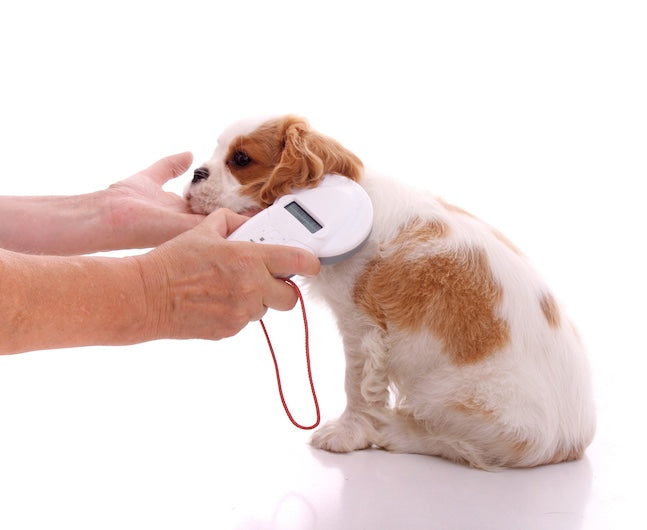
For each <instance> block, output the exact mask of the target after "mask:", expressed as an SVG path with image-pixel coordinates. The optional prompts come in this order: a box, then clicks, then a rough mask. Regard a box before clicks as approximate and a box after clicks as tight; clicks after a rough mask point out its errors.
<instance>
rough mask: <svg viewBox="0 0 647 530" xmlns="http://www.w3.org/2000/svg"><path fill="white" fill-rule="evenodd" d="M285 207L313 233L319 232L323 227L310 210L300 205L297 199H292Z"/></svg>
mask: <svg viewBox="0 0 647 530" xmlns="http://www.w3.org/2000/svg"><path fill="white" fill-rule="evenodd" d="M285 209H286V210H287V211H288V212H290V213H291V214H292V215H293V216H294V217H296V219H297V221H299V222H300V223H301V224H302V225H303V226H305V227H306V228H307V229H308V231H309V232H310V233H311V234H314V233H315V232H318V231H319V230H321V229H322V228H323V227H322V226H321V225H320V224H319V223H318V222H317V221H315V220H314V219H313V218H312V217H311V216H310V214H309V213H308V212H306V211H305V210H304V209H303V208H301V206H299V205H298V204H297V203H296V202H295V201H292V202H291V203H290V204H288V205H287V206H286V207H285Z"/></svg>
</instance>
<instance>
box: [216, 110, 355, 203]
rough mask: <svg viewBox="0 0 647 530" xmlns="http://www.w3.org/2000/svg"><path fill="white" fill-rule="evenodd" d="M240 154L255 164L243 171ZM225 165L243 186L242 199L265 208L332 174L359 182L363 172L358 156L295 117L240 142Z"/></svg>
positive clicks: (274, 122) (270, 124)
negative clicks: (244, 197) (247, 199)
mask: <svg viewBox="0 0 647 530" xmlns="http://www.w3.org/2000/svg"><path fill="white" fill-rule="evenodd" d="M237 151H240V152H243V153H245V154H246V155H247V156H248V157H249V158H251V162H249V163H248V164H246V165H244V166H238V165H237V164H236V157H235V156H234V155H235V154H236V152H237ZM225 163H226V164H227V167H228V168H229V171H231V173H232V175H234V176H235V177H236V179H237V180H238V181H239V182H240V183H241V184H243V189H242V193H243V194H244V195H248V196H250V197H253V198H254V199H256V200H257V202H258V203H259V204H260V205H264V206H269V205H270V204H272V203H273V202H274V201H275V200H276V199H277V198H278V197H280V196H282V195H285V194H286V193H288V192H289V190H291V189H300V188H309V187H314V186H316V185H317V184H318V183H319V181H320V180H321V177H323V175H325V174H327V173H336V174H338V175H344V176H346V177H348V178H350V179H352V180H359V178H360V176H361V172H362V168H363V165H362V162H361V160H360V159H359V158H357V156H355V155H354V154H353V153H351V152H350V151H349V150H347V149H346V148H344V147H342V146H341V145H340V144H339V143H338V142H337V141H335V140H333V139H332V138H329V137H327V136H324V135H322V134H319V133H318V132H316V131H314V130H313V129H311V128H310V125H309V124H308V122H307V121H306V120H304V119H302V118H298V117H296V116H284V117H282V118H278V119H274V120H270V121H267V122H265V123H264V124H263V125H261V126H260V127H258V128H257V129H256V130H254V131H252V132H251V133H250V134H247V135H242V136H239V137H237V138H235V139H234V141H232V143H231V146H230V148H229V152H228V154H227V158H226V160H225Z"/></svg>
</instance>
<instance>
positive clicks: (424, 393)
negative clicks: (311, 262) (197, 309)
mask: <svg viewBox="0 0 647 530" xmlns="http://www.w3.org/2000/svg"><path fill="white" fill-rule="evenodd" d="M250 126H252V127H253V124H250V123H247V124H245V125H244V126H243V127H241V126H240V125H239V126H236V127H235V128H234V129H233V130H232V129H230V130H229V131H228V133H227V134H225V135H223V137H222V138H221V144H220V145H219V146H218V148H217V149H216V152H215V153H214V158H213V159H212V160H211V161H210V162H208V164H207V165H206V166H207V167H209V169H210V171H211V172H212V173H211V174H212V176H211V177H210V179H209V181H210V183H209V184H206V183H205V184H204V186H202V183H199V185H198V186H196V189H195V190H194V189H192V190H191V193H190V195H191V198H192V204H194V205H196V204H197V206H195V207H196V208H197V210H198V211H206V210H209V209H210V208H211V209H213V207H214V205H215V206H226V207H229V208H232V209H234V210H241V209H246V208H250V207H251V206H257V205H250V204H249V199H248V198H241V197H239V196H237V195H236V190H237V184H236V182H235V178H234V177H232V176H231V174H228V171H227V169H226V167H225V166H224V163H223V160H222V159H221V158H219V157H222V156H223V155H222V153H223V152H224V151H226V144H225V145H222V143H224V142H227V139H228V138H231V137H232V135H235V134H240V131H241V130H242V129H245V128H248V127H250ZM232 131H233V132H232ZM216 181H217V182H216ZM360 184H361V185H362V186H363V187H364V188H365V189H366V191H367V192H368V194H369V196H370V197H371V200H372V202H373V207H374V212H375V218H374V226H373V232H372V235H371V237H370V240H369V242H368V244H367V245H366V246H365V247H364V248H363V249H362V251H361V252H359V253H358V254H356V255H355V256H353V257H352V258H351V259H349V260H347V261H345V262H343V263H339V264H336V265H332V266H326V267H323V268H322V271H321V273H320V275H319V276H318V277H316V278H312V279H309V280H307V281H308V283H309V285H310V287H311V292H313V293H317V294H319V295H320V296H322V297H323V298H324V299H325V300H326V301H327V303H328V304H329V305H330V307H331V308H332V310H333V312H334V314H335V315H336V318H337V321H338V325H339V329H340V332H341V334H342V337H343V342H344V349H345V354H346V365H347V366H346V385H345V386H346V393H347V408H346V410H345V412H344V413H343V415H342V416H341V417H340V418H339V419H338V420H336V421H333V422H330V423H328V424H326V425H324V426H323V427H321V428H320V429H319V430H318V431H317V432H316V433H315V434H314V436H313V440H312V443H313V444H314V445H315V446H317V447H320V448H323V449H327V450H330V451H337V452H346V451H352V450H355V449H361V448H365V447H369V446H371V445H377V446H380V447H383V448H386V449H389V450H392V451H398V452H414V453H424V454H432V455H440V456H444V457H446V458H450V459H453V460H458V461H463V462H467V463H469V464H471V465H473V466H476V467H480V468H486V469H489V468H496V467H500V466H534V465H539V464H544V463H549V462H552V461H555V459H557V460H559V457H558V456H556V455H559V454H560V450H563V451H565V452H568V451H569V448H572V447H577V448H581V450H582V451H583V449H584V448H585V447H586V446H587V445H588V444H589V442H590V441H591V439H592V437H593V434H594V430H595V414H594V406H593V401H592V390H591V379H590V374H589V368H588V364H587V359H586V352H585V349H584V347H583V346H582V343H581V341H580V339H579V338H578V336H577V333H576V331H575V329H574V328H573V326H572V325H571V323H570V321H568V319H567V318H565V316H564V315H565V313H564V311H563V310H561V315H562V321H561V325H560V326H559V327H557V328H555V327H551V326H549V325H547V321H546V317H545V316H544V314H543V313H542V311H541V308H540V306H539V304H538V300H539V298H540V297H541V295H542V293H545V292H548V289H547V286H546V285H545V284H544V282H543V281H542V280H541V278H540V277H539V276H538V275H537V274H536V272H535V271H534V269H533V268H532V266H531V264H530V263H529V261H528V259H527V258H525V257H524V256H522V255H520V254H519V253H516V252H515V251H514V250H513V249H511V248H510V247H509V246H507V245H506V244H504V243H502V242H501V240H500V239H498V238H497V237H495V235H494V233H493V230H492V228H491V227H490V226H489V225H487V224H486V223H484V222H482V221H480V220H478V219H476V218H473V217H471V216H468V215H466V214H464V213H461V212H458V211H453V210H452V209H448V208H446V207H445V206H444V205H443V204H442V203H441V202H439V201H438V200H437V199H436V198H435V197H434V196H433V195H432V194H431V193H428V192H421V191H419V190H412V189H410V188H408V187H406V186H404V185H403V184H401V183H399V182H397V181H395V180H391V179H387V178H383V177H380V176H378V175H376V174H374V173H372V172H369V171H366V172H365V174H364V175H363V177H362V180H361V182H360ZM200 189H203V191H199V190H200ZM198 194H199V195H198ZM198 196H199V197H200V198H199V199H196V197H198ZM205 205H206V206H205ZM413 219H437V220H441V221H443V222H444V223H445V224H446V225H447V226H449V227H450V231H449V234H448V235H447V237H446V238H444V239H443V241H442V245H443V248H445V249H446V250H451V249H458V248H460V247H465V246H478V247H479V248H482V249H485V252H486V254H487V258H488V260H489V265H490V268H491V270H492V274H493V276H494V279H495V280H496V282H497V283H498V284H499V285H500V286H501V288H502V291H503V299H502V301H501V303H500V304H499V306H498V309H497V310H498V316H499V317H500V318H502V319H504V320H505V321H506V322H507V323H508V325H509V331H510V333H509V334H510V340H509V341H508V343H507V344H506V345H505V346H504V347H503V348H502V349H500V350H499V351H497V352H495V353H494V354H492V355H490V356H488V357H487V358H485V359H484V360H482V361H479V362H476V363H472V364H456V363H454V362H452V361H451V359H450V358H449V357H448V356H447V355H446V354H444V353H443V351H442V347H441V344H440V342H439V340H438V339H437V338H436V337H434V336H433V335H432V333H431V332H429V331H424V330H422V331H418V332H408V331H403V330H398V329H396V328H394V327H387V329H386V330H384V329H382V328H380V327H379V326H378V325H376V323H375V322H373V321H372V320H371V319H370V318H369V317H368V316H367V315H366V314H365V313H364V312H363V311H362V310H361V309H360V308H359V307H358V306H357V305H356V304H355V302H354V300H353V292H354V286H355V282H356V279H357V278H358V276H359V275H360V274H361V273H362V272H363V271H364V269H365V267H366V265H367V264H368V263H369V262H370V261H371V260H372V259H374V258H376V257H377V256H380V255H385V254H388V252H389V244H390V242H391V241H392V240H393V239H394V237H396V236H397V234H398V230H399V227H402V226H403V225H406V224H407V222H408V221H411V220H413ZM437 251H438V249H437V248H435V247H434V246H433V245H426V244H422V245H420V247H419V248H417V249H416V251H415V254H414V255H412V256H411V259H415V258H416V257H422V256H425V255H431V254H433V253H434V252H437ZM393 281H394V282H407V281H408V278H407V275H406V270H405V271H402V276H401V277H399V278H394V279H393ZM456 403H478V404H479V406H480V408H481V409H482V410H486V411H492V416H490V415H489V414H488V415H486V416H487V417H485V416H484V417H479V416H478V414H477V415H476V417H473V416H469V415H467V416H466V415H465V414H463V413H461V412H460V411H457V410H456V409H455V408H453V407H452V404H456ZM506 440H508V441H506ZM515 441H517V445H515ZM580 453H581V451H580ZM578 456H579V455H578Z"/></svg>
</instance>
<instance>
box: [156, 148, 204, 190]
mask: <svg viewBox="0 0 647 530" xmlns="http://www.w3.org/2000/svg"><path fill="white" fill-rule="evenodd" d="M192 162H193V154H192V153H190V152H189V151H186V152H184V153H178V154H176V155H171V156H167V157H164V158H162V159H161V160H158V161H157V162H155V163H154V164H153V165H151V166H150V167H149V168H148V169H146V170H145V171H144V172H145V173H146V174H147V175H149V176H150V177H151V178H152V179H153V180H154V181H155V182H157V183H158V184H160V185H162V184H164V183H165V182H167V181H168V180H170V179H172V178H175V177H179V176H180V175H182V174H184V173H185V172H186V170H187V169H189V167H191V163H192Z"/></svg>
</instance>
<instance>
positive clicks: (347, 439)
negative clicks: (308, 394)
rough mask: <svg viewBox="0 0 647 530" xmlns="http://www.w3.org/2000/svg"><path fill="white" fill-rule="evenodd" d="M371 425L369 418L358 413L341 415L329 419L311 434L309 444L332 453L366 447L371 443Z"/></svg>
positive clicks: (347, 451)
mask: <svg viewBox="0 0 647 530" xmlns="http://www.w3.org/2000/svg"><path fill="white" fill-rule="evenodd" d="M373 431H374V429H373V426H372V425H371V422H370V420H368V419H367V418H364V417H362V416H359V415H345V414H344V415H343V416H342V417H341V418H339V419H338V420H335V421H330V422H328V423H326V424H325V425H324V426H323V427H321V428H320V429H319V430H317V432H315V433H314V434H313V436H312V440H311V442H310V443H311V444H312V445H313V446H314V447H317V448H319V449H324V450H326V451H332V452H333V453H349V452H350V451H356V450H357V449H366V448H367V447H370V446H371V444H372V435H373Z"/></svg>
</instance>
